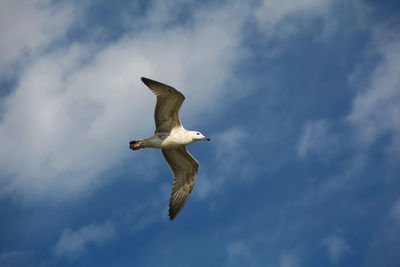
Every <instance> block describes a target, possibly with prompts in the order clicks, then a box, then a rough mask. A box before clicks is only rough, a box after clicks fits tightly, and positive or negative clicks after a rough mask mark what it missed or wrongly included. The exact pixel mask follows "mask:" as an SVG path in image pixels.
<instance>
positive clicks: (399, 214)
mask: <svg viewBox="0 0 400 267" xmlns="http://www.w3.org/2000/svg"><path fill="white" fill-rule="evenodd" d="M389 217H391V218H392V219H393V220H394V221H395V222H396V223H398V224H399V226H400V200H398V201H397V202H396V203H395V205H394V206H393V208H392V211H391V212H390V216H389Z"/></svg>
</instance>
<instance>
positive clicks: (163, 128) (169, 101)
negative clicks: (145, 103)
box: [142, 77, 185, 132]
mask: <svg viewBox="0 0 400 267" xmlns="http://www.w3.org/2000/svg"><path fill="white" fill-rule="evenodd" d="M142 81H143V82H144V84H146V85H147V87H149V88H150V90H151V91H152V92H153V93H154V94H155V95H156V97H157V103H156V108H155V110H154V120H155V122H156V132H169V131H171V130H172V129H173V128H175V127H179V126H181V121H180V119H179V109H180V108H181V106H182V103H183V101H184V100H185V96H184V95H183V94H182V93H181V92H179V91H178V90H176V89H175V88H173V87H171V86H169V85H166V84H163V83H160V82H157V81H153V80H150V79H147V78H144V77H142Z"/></svg>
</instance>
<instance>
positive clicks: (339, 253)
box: [322, 233, 352, 264]
mask: <svg viewBox="0 0 400 267" xmlns="http://www.w3.org/2000/svg"><path fill="white" fill-rule="evenodd" d="M322 245H323V246H324V247H325V248H326V249H327V252H328V256H329V258H330V259H331V260H332V261H333V262H334V263H335V264H338V263H339V262H340V260H341V259H342V258H343V257H344V256H345V254H348V253H350V252H351V251H352V250H351V248H350V246H349V245H348V244H347V242H346V241H345V240H344V238H343V236H342V235H341V234H340V233H333V234H331V235H329V236H327V237H325V238H324V239H323V240H322Z"/></svg>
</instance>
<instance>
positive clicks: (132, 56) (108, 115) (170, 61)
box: [0, 5, 241, 200]
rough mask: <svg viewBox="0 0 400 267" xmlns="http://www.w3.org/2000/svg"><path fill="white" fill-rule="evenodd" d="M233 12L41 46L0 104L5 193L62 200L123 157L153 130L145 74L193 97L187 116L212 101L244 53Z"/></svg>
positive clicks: (0, 157)
mask: <svg viewBox="0 0 400 267" xmlns="http://www.w3.org/2000/svg"><path fill="white" fill-rule="evenodd" d="M37 8H38V9H40V8H42V7H41V6H39V7H37ZM239 13H240V9H239V7H238V6H236V5H233V6H230V8H229V9H227V10H224V12H221V10H215V11H210V12H205V11H203V10H199V11H198V12H196V15H195V16H193V17H192V18H191V20H192V21H191V22H192V23H191V24H190V25H186V26H185V25H172V26H171V27H169V28H168V29H160V28H158V27H153V28H150V30H148V31H146V32H143V33H139V34H135V35H129V36H127V37H123V38H121V39H119V40H117V41H116V42H114V43H111V44H108V45H107V46H106V47H101V45H96V44H87V43H71V44H69V45H66V46H64V47H62V48H59V49H52V50H51V51H50V52H43V53H42V54H41V56H40V57H38V59H37V60H36V61H35V62H34V63H33V64H32V65H30V66H29V67H27V69H26V71H25V72H24V73H22V74H21V75H20V76H19V83H18V86H17V88H16V89H15V92H14V93H13V94H12V95H11V96H9V97H8V98H7V99H5V101H4V104H5V108H4V110H3V114H2V117H3V119H2V120H1V122H0V140H1V141H0V144H1V147H2V150H1V152H0V166H1V168H2V171H3V173H4V174H6V175H7V178H5V177H2V180H1V183H2V190H1V194H3V195H4V194H9V193H12V192H16V193H17V194H20V195H23V197H24V198H26V199H35V198H37V197H41V196H50V197H54V196H55V195H54V194H53V193H54V192H57V194H56V198H57V199H59V200H62V199H65V198H64V197H65V196H68V195H70V194H79V192H81V190H84V189H87V188H88V187H89V185H90V187H91V188H93V187H96V185H97V184H98V183H97V182H98V180H96V179H95V178H96V177H97V176H98V175H99V174H101V172H102V171H104V170H106V169H107V168H109V167H110V166H112V165H114V164H116V163H117V162H120V161H121V160H123V159H124V158H125V157H126V156H127V152H129V151H128V149H127V146H126V145H124V144H126V142H127V141H129V140H130V139H132V138H137V137H141V136H142V135H150V134H151V132H152V131H151V130H150V131H149V130H146V131H145V129H153V127H154V126H153V122H152V115H151V114H152V112H153V107H154V96H153V95H152V94H151V92H149V91H148V90H147V89H146V88H145V86H143V85H142V84H141V83H140V80H139V77H140V76H142V75H143V76H149V77H151V78H154V79H157V80H161V81H163V82H166V83H169V84H171V85H174V86H176V87H177V88H179V89H180V90H182V91H183V92H184V93H185V95H186V96H189V97H188V99H191V100H188V101H191V102H190V105H191V107H192V108H191V109H190V110H189V111H186V110H185V107H183V108H182V109H183V112H184V113H183V114H184V115H182V119H183V120H185V119H186V118H188V117H190V116H192V115H193V114H195V113H196V111H198V110H199V109H202V110H204V109H205V108H206V109H207V106H209V107H212V106H213V105H215V106H216V101H217V98H218V95H219V94H220V92H221V90H222V89H223V88H224V87H223V86H221V84H222V83H223V81H224V80H225V79H226V78H227V77H228V76H227V75H228V73H229V70H230V68H231V67H230V65H231V64H232V63H233V62H234V61H235V59H237V57H238V56H239V55H240V53H239V50H237V49H238V45H239V41H240V35H239V34H238V33H239V32H238V30H239V26H240V21H241V20H240V17H241V16H239V15H238V14H239ZM43 16H45V14H43ZM232 17H234V18H235V19H234V20H233V19H232ZM211 18H212V19H213V23H210V19H211ZM149 20H150V23H153V21H152V18H149ZM32 27H40V25H39V26H35V25H34V24H33V25H32ZM65 27H66V29H67V28H68V25H67V26H65ZM187 27H189V28H190V30H189V29H188V28H187ZM49 42H50V41H47V45H49ZM93 47H96V49H93ZM166 51H168V52H166ZM234 51H235V52H234ZM194 73H195V75H194ZM199 85H201V87H199ZM181 88H182V89H181ZM185 89H187V90H185ZM139 99H140V101H139ZM143 114H148V116H147V117H146V116H144V115H143Z"/></svg>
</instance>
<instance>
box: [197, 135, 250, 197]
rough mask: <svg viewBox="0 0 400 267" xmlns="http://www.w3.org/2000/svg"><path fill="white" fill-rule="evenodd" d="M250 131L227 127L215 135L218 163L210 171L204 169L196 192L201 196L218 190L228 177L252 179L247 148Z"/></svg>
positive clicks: (214, 161)
mask: <svg viewBox="0 0 400 267" xmlns="http://www.w3.org/2000/svg"><path fill="white" fill-rule="evenodd" d="M247 136H248V133H245V132H244V131H243V130H241V129H238V128H231V129H227V130H225V131H223V132H221V133H218V134H215V135H213V143H215V147H214V148H215V153H214V159H213V163H214V164H215V165H216V167H215V168H210V169H212V170H213V172H212V173H210V172H209V171H207V170H202V171H201V172H200V174H199V177H198V182H196V192H198V196H199V197H200V198H204V197H206V196H208V195H209V194H211V193H215V192H218V191H219V189H220V187H221V186H223V185H224V183H225V182H226V181H227V180H228V179H239V180H240V179H241V180H251V177H252V176H253V174H254V169H255V168H253V166H252V161H251V158H249V157H248V151H247V149H246V137H247Z"/></svg>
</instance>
